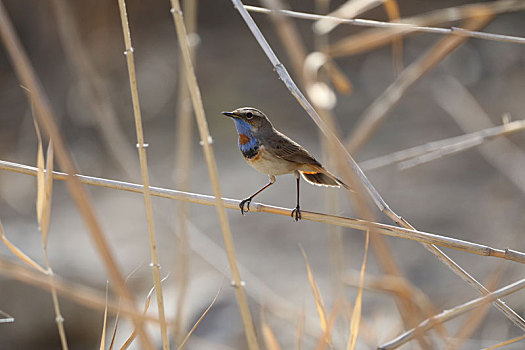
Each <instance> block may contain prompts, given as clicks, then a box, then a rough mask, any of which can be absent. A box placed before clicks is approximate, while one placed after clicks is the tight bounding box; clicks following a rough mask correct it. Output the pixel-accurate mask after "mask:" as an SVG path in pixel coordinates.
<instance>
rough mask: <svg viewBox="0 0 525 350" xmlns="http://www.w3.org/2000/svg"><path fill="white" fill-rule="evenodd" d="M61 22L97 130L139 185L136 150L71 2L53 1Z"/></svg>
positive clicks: (66, 47) (67, 54)
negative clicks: (80, 31) (83, 40)
mask: <svg viewBox="0 0 525 350" xmlns="http://www.w3.org/2000/svg"><path fill="white" fill-rule="evenodd" d="M51 5H52V7H53V11H54V14H55V17H56V20H57V25H56V27H57V31H58V34H59V38H60V42H61V44H62V47H63V49H64V54H65V57H66V59H67V61H68V63H69V65H70V66H71V69H72V70H73V72H74V73H75V74H76V78H77V80H78V81H79V82H80V83H81V84H82V87H84V88H85V94H86V96H85V97H86V99H87V100H88V101H89V103H88V104H87V105H88V106H89V108H91V110H92V113H91V114H90V115H91V116H93V117H94V118H95V119H96V123H94V126H95V127H96V129H97V131H98V132H99V134H100V136H101V137H102V140H103V141H104V143H105V144H106V148H105V151H107V152H108V153H109V154H110V155H111V156H112V159H113V160H115V162H116V163H117V164H118V165H119V166H120V167H121V168H122V170H124V172H125V173H126V175H127V176H128V177H129V178H130V179H132V180H133V181H135V178H136V169H138V168H139V164H138V162H137V161H136V158H135V157H136V156H135V154H133V152H132V149H131V147H130V146H132V145H131V144H130V143H129V141H128V140H127V138H126V135H125V134H124V132H123V131H122V127H121V126H120V125H119V120H118V117H117V113H116V112H115V108H114V106H113V104H112V102H111V100H110V99H109V87H108V84H107V82H106V79H105V78H104V77H102V76H101V74H100V73H99V72H98V70H97V68H96V67H95V65H94V64H93V61H92V60H91V59H90V55H89V51H88V50H86V47H85V45H83V43H82V40H81V36H80V33H79V29H78V25H77V24H76V23H75V22H74V20H73V19H74V18H75V14H74V12H73V11H72V9H71V6H72V5H71V3H70V2H69V1H67V0H53V1H51Z"/></svg>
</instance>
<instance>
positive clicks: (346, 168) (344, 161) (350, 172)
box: [232, 0, 525, 330]
mask: <svg viewBox="0 0 525 350" xmlns="http://www.w3.org/2000/svg"><path fill="white" fill-rule="evenodd" d="M232 2H233V4H234V6H235V8H236V9H237V11H239V13H240V14H241V17H242V18H243V19H244V21H245V23H246V25H247V26H248V28H249V29H250V31H251V32H252V34H253V35H254V37H255V39H256V40H257V42H258V43H259V45H260V46H261V48H262V49H263V51H264V53H265V54H266V56H267V57H268V59H269V60H270V62H271V63H272V65H273V67H274V69H275V71H276V72H277V74H278V75H279V78H280V80H281V81H282V82H283V83H284V84H285V85H286V87H287V88H288V90H289V91H290V92H291V94H292V95H293V96H294V97H295V98H296V99H297V101H298V102H299V104H300V105H301V106H302V107H303V108H304V109H305V111H306V112H307V113H308V115H309V116H310V117H311V118H312V120H313V121H314V122H315V123H316V124H317V126H318V127H319V128H320V129H321V130H322V131H323V133H324V134H325V136H326V138H327V140H328V141H329V142H331V146H332V147H333V148H334V149H335V150H336V151H337V152H336V155H337V156H338V157H339V158H338V159H339V162H338V165H339V166H340V167H341V170H342V171H343V172H344V175H345V176H344V179H345V180H347V181H349V183H350V185H355V187H354V188H355V189H356V190H357V191H356V196H358V200H357V202H358V203H362V202H364V198H363V196H362V194H361V192H362V190H363V188H364V190H366V192H368V194H369V196H370V199H371V200H372V201H373V202H374V204H375V205H376V206H377V207H378V209H379V210H380V211H381V212H383V213H384V214H385V215H387V216H388V217H389V218H390V219H391V220H392V221H394V222H395V223H396V224H398V225H400V226H402V227H405V228H408V229H414V227H413V226H412V225H410V224H409V223H408V222H407V221H406V220H405V219H403V218H402V217H400V216H399V215H397V214H396V213H395V212H394V211H393V210H392V209H390V207H389V206H388V205H387V203H386V202H385V200H384V199H383V198H382V197H381V195H380V194H379V192H377V190H376V189H375V187H374V186H373V185H372V183H371V182H370V181H369V180H368V178H367V177H366V176H365V174H364V173H363V171H362V170H361V169H360V168H359V166H358V165H357V163H356V162H355V160H354V159H353V158H352V156H351V155H350V154H349V153H348V152H347V150H346V149H345V147H344V146H343V144H342V143H341V141H340V140H339V139H338V138H337V135H336V134H334V132H333V131H332V130H330V129H329V127H328V126H327V125H326V123H325V122H324V121H323V120H322V119H321V118H320V117H319V115H318V114H317V112H316V111H315V109H314V108H313V107H312V105H311V104H310V102H308V100H307V99H306V98H305V97H304V95H303V94H302V92H301V91H300V90H299V88H298V87H297V85H296V84H295V82H294V81H293V80H292V78H291V77H290V75H289V74H288V72H287V71H286V68H285V67H284V66H283V64H282V63H281V62H280V61H279V59H278V58H277V56H276V55H275V54H274V52H273V50H272V49H271V47H270V45H269V44H268V42H267V41H266V39H265V38H264V36H263V35H262V33H261V31H260V30H259V28H258V27H257V25H256V24H255V22H254V21H253V19H252V18H251V16H250V15H249V14H248V12H247V11H246V9H245V8H244V7H243V5H242V2H241V1H240V0H232ZM354 178H355V179H356V180H355V179H354ZM424 247H425V248H426V249H427V250H429V251H430V252H431V253H432V254H434V256H436V257H437V258H438V260H439V261H441V262H442V263H444V264H445V266H447V267H448V268H449V269H451V270H452V271H453V272H454V273H455V274H456V275H458V276H459V277H461V278H462V279H463V280H464V281H465V282H467V283H468V284H470V285H471V286H472V287H474V288H476V289H477V290H478V291H479V292H480V293H482V294H486V293H488V291H487V289H486V288H485V287H484V286H483V285H482V284H481V283H479V282H478V281H477V280H476V279H475V278H474V277H472V276H471V275H469V274H468V273H467V272H466V271H465V270H464V269H463V268H462V267H461V266H459V265H458V264H456V262H455V261H454V260H452V259H451V258H450V257H449V256H447V255H446V254H445V253H443V252H442V251H441V250H440V249H439V248H438V247H436V246H435V245H433V244H430V245H429V244H425V245H424ZM494 305H495V306H496V308H498V309H499V310H500V311H501V312H503V313H504V314H505V315H506V316H507V317H508V318H509V319H510V320H511V321H512V322H513V323H514V324H516V325H517V326H518V327H520V328H521V329H522V330H525V320H523V319H522V318H521V317H520V316H519V315H518V314H517V313H516V312H515V311H514V310H512V309H511V308H509V307H508V306H507V305H506V304H505V303H504V302H502V301H500V300H496V301H495V304H494Z"/></svg>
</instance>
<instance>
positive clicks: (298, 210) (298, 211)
mask: <svg viewBox="0 0 525 350" xmlns="http://www.w3.org/2000/svg"><path fill="white" fill-rule="evenodd" d="M295 177H296V178H297V206H296V207H295V209H294V210H292V215H290V216H291V217H292V218H294V219H295V221H299V220H301V208H300V207H299V182H300V181H301V176H300V175H299V172H298V171H296V172H295Z"/></svg>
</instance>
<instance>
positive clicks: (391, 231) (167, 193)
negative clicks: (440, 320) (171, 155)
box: [0, 161, 525, 263]
mask: <svg viewBox="0 0 525 350" xmlns="http://www.w3.org/2000/svg"><path fill="white" fill-rule="evenodd" d="M0 169H2V170H9V171H14V172H18V173H21V174H26V175H32V176H36V173H37V170H36V168H34V167H30V166H27V165H20V164H16V163H10V162H5V161H0ZM75 177H76V178H78V179H79V180H80V181H81V182H82V183H83V184H86V185H93V186H99V187H106V188H112V189H116V190H122V191H129V192H135V193H143V188H144V187H143V186H142V185H139V184H133V183H129V182H122V181H116V180H108V179H103V178H98V177H91V176H84V175H75ZM53 178H54V179H56V180H66V178H67V175H66V174H64V173H60V172H53ZM150 193H151V195H152V196H157V197H162V198H168V199H175V200H183V201H187V202H191V203H197V204H204V205H212V206H216V205H217V200H216V198H215V197H213V196H208V195H203V194H197V193H191V192H183V191H177V190H170V189H166V188H160V187H154V186H150ZM220 202H221V204H222V205H223V206H224V207H225V208H228V209H235V210H239V203H240V201H239V200H237V199H229V198H221V200H220ZM290 211H291V209H288V208H281V207H276V206H271V205H265V204H261V203H252V204H251V205H250V212H264V213H271V214H276V215H283V216H290ZM303 219H304V220H310V221H316V222H322V223H325V224H330V225H339V226H343V227H349V228H353V229H356V230H360V231H366V230H367V229H368V228H372V229H373V230H374V232H377V233H380V234H383V235H387V236H392V237H398V238H403V239H409V240H412V241H417V242H421V243H425V244H437V245H440V246H443V247H446V248H452V249H456V250H461V251H464V252H467V253H471V254H475V255H482V256H493V257H496V258H500V259H505V260H512V261H516V262H519V263H525V253H522V252H519V251H515V250H511V249H497V248H492V247H489V246H486V245H482V244H477V243H472V242H468V241H464V240H460V239H456V238H451V237H446V236H442V235H437V234H433V233H428V232H422V231H417V230H414V229H407V228H402V227H397V226H391V225H386V224H380V223H376V222H370V221H366V220H359V219H353V218H347V217H342V216H335V215H328V214H322V213H316V212H310V211H304V217H303Z"/></svg>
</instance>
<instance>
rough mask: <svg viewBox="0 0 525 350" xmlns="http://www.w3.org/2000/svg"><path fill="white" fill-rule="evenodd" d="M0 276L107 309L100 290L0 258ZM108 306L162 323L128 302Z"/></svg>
mask: <svg viewBox="0 0 525 350" xmlns="http://www.w3.org/2000/svg"><path fill="white" fill-rule="evenodd" d="M0 275H3V276H5V277H7V278H12V279H14V280H18V281H20V282H23V283H25V284H29V285H32V286H35V287H38V288H41V289H44V290H48V291H51V288H52V287H54V288H56V291H57V293H58V294H60V295H62V296H64V297H65V298H67V299H69V300H72V301H74V302H76V303H78V304H79V305H83V306H85V307H87V308H90V309H95V310H100V311H102V310H104V308H105V307H106V301H105V300H106V299H105V297H104V295H103V294H102V293H100V292H99V291H98V290H95V289H93V288H91V287H88V286H84V285H81V284H78V283H74V282H69V281H66V280H64V279H62V278H60V277H59V276H57V275H55V276H54V279H53V280H50V279H49V278H48V277H47V276H46V275H44V274H42V273H40V272H37V271H34V270H33V269H29V268H27V267H25V266H22V265H19V264H15V263H13V262H11V261H8V260H7V259H5V258H2V257H0ZM107 304H108V309H109V310H110V311H111V312H112V313H114V314H117V313H119V312H120V313H122V314H124V315H126V316H127V317H129V318H131V319H141V321H142V322H146V321H148V322H152V323H155V324H158V323H159V322H160V321H159V319H158V318H156V317H152V316H149V315H143V314H142V313H140V312H138V311H137V310H136V308H135V305H132V304H129V303H128V302H126V301H125V302H123V303H120V302H117V301H113V300H110V301H108V303H107ZM168 323H169V324H170V325H171V324H173V322H172V321H170V322H168Z"/></svg>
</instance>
